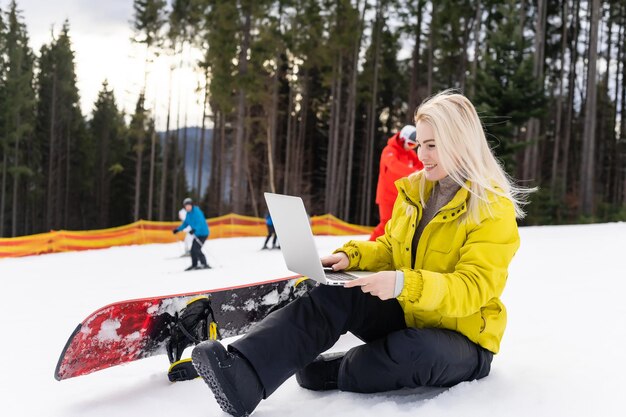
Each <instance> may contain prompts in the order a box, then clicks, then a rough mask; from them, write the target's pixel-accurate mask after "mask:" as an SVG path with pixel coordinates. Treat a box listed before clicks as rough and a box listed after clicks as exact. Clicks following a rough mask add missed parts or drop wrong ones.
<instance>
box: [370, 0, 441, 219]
mask: <svg viewBox="0 0 626 417" xmlns="http://www.w3.org/2000/svg"><path fill="white" fill-rule="evenodd" d="M436 14H437V4H436V3H435V2H433V3H432V12H431V14H430V31H429V33H428V69H427V78H426V79H427V83H426V91H428V95H429V96H430V95H431V94H432V93H433V58H434V52H433V48H434V47H435V24H434V21H435V17H436ZM368 217H369V216H368Z"/></svg>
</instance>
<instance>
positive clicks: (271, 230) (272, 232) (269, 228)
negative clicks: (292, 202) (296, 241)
mask: <svg viewBox="0 0 626 417" xmlns="http://www.w3.org/2000/svg"><path fill="white" fill-rule="evenodd" d="M265 226H267V237H266V238H265V243H264V244H263V247H262V248H261V249H262V250H263V249H269V248H268V247H267V243H268V242H269V241H270V239H271V238H272V236H273V237H274V240H272V249H280V246H278V245H276V237H277V236H276V229H274V222H273V221H272V216H270V214H269V213H267V214H266V215H265Z"/></svg>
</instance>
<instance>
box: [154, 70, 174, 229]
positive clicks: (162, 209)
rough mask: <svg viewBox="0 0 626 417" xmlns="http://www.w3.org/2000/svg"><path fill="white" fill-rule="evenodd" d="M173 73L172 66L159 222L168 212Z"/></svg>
mask: <svg viewBox="0 0 626 417" xmlns="http://www.w3.org/2000/svg"><path fill="white" fill-rule="evenodd" d="M173 72H174V67H173V66H172V65H170V72H169V93H168V96H167V119H166V122H165V139H164V140H163V167H162V168H161V190H160V192H159V221H163V220H165V210H166V207H165V197H166V195H167V165H168V164H169V148H170V116H171V113H172V73H173ZM155 129H156V127H155Z"/></svg>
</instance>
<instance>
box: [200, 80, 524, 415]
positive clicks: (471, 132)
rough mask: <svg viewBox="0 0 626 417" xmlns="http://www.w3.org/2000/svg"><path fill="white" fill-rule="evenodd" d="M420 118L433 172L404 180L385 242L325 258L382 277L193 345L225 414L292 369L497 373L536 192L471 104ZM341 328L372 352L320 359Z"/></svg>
mask: <svg viewBox="0 0 626 417" xmlns="http://www.w3.org/2000/svg"><path fill="white" fill-rule="evenodd" d="M415 121H416V128H417V138H416V140H417V143H418V146H417V149H418V153H419V155H420V159H421V160H422V162H423V163H424V166H425V168H424V169H423V170H422V171H420V172H418V173H416V174H413V175H410V176H409V177H407V178H402V179H400V180H398V181H397V182H396V184H397V186H398V190H399V195H398V199H397V200H396V203H395V206H394V209H393V214H392V217H391V220H390V221H389V224H388V225H387V227H386V228H385V234H384V235H383V236H381V237H380V238H379V239H377V240H376V241H375V242H371V241H350V242H348V243H346V244H345V245H344V246H343V247H341V248H340V249H338V250H337V251H335V253H334V254H333V255H330V256H326V257H324V258H322V259H321V262H322V265H324V266H327V267H332V268H333V269H334V270H335V271H338V270H344V269H351V270H359V269H360V270H370V271H376V273H374V274H372V275H369V276H366V277H362V278H358V279H355V280H353V281H350V282H348V283H346V284H345V286H344V287H341V286H332V285H319V286H317V287H315V288H313V289H312V290H311V291H309V293H308V295H306V296H303V297H300V298H298V299H296V300H295V301H293V302H291V303H290V304H288V305H286V306H285V307H283V308H282V309H280V310H278V311H275V312H273V313H272V314H270V315H269V316H267V317H266V318H265V319H264V320H262V321H261V322H259V323H257V324H256V325H255V326H254V327H252V328H251V330H250V331H249V332H248V333H247V334H246V335H244V336H243V337H242V338H240V339H238V340H236V341H234V342H232V343H231V344H230V345H229V346H228V350H226V348H224V346H222V344H221V343H220V342H218V341H215V340H212V341H206V342H202V343H200V344H199V345H197V346H196V348H195V349H194V350H193V352H192V360H193V365H194V366H195V368H196V370H197V371H198V373H199V374H200V376H201V377H202V378H203V379H204V380H205V382H206V383H207V385H209V388H210V389H211V390H212V391H213V394H214V395H215V397H216V399H217V401H218V403H219V405H220V407H221V408H222V410H224V411H226V412H227V413H229V414H231V415H234V416H247V415H249V414H250V413H252V412H253V410H254V409H255V408H256V406H257V405H258V404H259V402H260V401H261V400H262V399H264V398H267V397H268V396H270V395H271V394H272V393H273V392H274V391H275V390H276V389H277V388H278V387H279V386H280V385H281V384H282V383H283V382H285V381H286V380H287V379H288V378H289V377H291V376H292V375H294V374H296V379H297V381H298V383H299V384H300V385H301V386H303V387H304V388H308V389H312V390H328V389H339V390H342V391H351V392H361V393H374V392H384V391H390V390H396V389H400V388H414V387H418V386H437V387H442V386H443V387H449V386H453V385H455V384H458V383H460V382H462V381H471V380H474V379H480V378H483V377H485V376H487V375H488V374H489V372H490V369H491V361H492V359H493V355H494V354H496V353H498V351H499V350H500V341H501V339H502V336H503V334H504V329H505V327H506V318H507V313H506V308H505V307H504V304H503V303H502V302H501V301H500V297H501V295H502V292H503V290H504V286H505V284H506V281H507V276H508V267H509V263H510V262H511V260H512V258H513V256H514V255H515V252H516V251H517V249H518V247H519V244H520V239H519V233H518V229H517V223H516V217H523V216H524V211H523V209H522V207H523V204H524V203H525V201H526V197H527V195H528V194H529V193H530V192H531V191H533V190H532V189H527V188H522V187H519V186H516V185H515V184H514V183H513V182H512V180H511V179H510V178H509V177H508V176H507V174H506V172H505V171H504V169H503V168H502V166H501V165H500V164H499V162H498V161H497V159H496V158H495V156H494V155H493V153H492V151H491V149H490V148H489V144H488V142H487V139H486V137H485V132H484V129H483V126H482V123H481V121H480V118H479V117H478V114H477V112H476V109H475V108H474V106H473V105H472V103H471V102H470V101H469V100H468V99H467V98H465V97H464V96H462V95H460V94H453V93H451V92H448V91H445V92H442V93H439V94H438V95H436V96H434V97H432V98H430V99H429V100H428V101H426V102H424V103H422V105H421V106H420V107H419V109H418V110H417V113H416V115H415ZM346 332H352V333H353V334H355V335H356V336H357V337H359V338H360V339H361V340H363V341H364V342H365V343H364V344H362V345H359V346H356V347H354V348H352V349H350V350H349V351H348V352H346V353H345V354H343V355H341V356H339V357H336V358H332V359H331V358H324V357H323V356H322V357H318V355H319V354H320V353H322V352H324V351H325V350H327V349H329V348H330V347H332V346H333V345H334V344H335V342H336V341H337V340H338V339H339V337H340V335H342V334H344V333H346Z"/></svg>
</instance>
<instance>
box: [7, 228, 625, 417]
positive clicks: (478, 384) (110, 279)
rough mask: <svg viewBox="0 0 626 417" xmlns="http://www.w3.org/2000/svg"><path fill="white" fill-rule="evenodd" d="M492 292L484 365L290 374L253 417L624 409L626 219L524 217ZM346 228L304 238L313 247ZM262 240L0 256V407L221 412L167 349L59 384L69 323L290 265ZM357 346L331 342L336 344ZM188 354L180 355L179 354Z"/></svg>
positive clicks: (102, 412)
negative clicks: (496, 327) (500, 321)
mask: <svg viewBox="0 0 626 417" xmlns="http://www.w3.org/2000/svg"><path fill="white" fill-rule="evenodd" d="M521 236H522V246H521V248H520V250H519V252H518V254H517V256H516V258H515V259H514V261H513V264H512V265H511V268H510V276H509V281H508V285H507V288H506V290H505V293H504V296H503V301H504V303H505V304H506V305H507V308H508V312H509V324H508V327H507V331H506V334H505V337H504V340H503V342H502V347H501V352H500V354H499V355H497V356H496V357H495V359H494V362H493V364H492V372H491V375H490V376H489V377H487V378H485V379H483V380H481V381H474V382H470V383H462V384H460V385H457V386H456V387H453V388H451V389H449V390H447V391H442V390H425V389H418V390H402V391H397V392H391V393H384V394H376V395H362V394H352V393H343V392H328V393H315V392H310V391H307V390H304V389H301V388H300V387H298V385H297V383H296V381H295V379H294V378H291V379H290V380H288V381H287V382H286V383H285V384H284V385H283V386H282V387H281V388H280V389H279V390H278V391H277V392H276V393H275V394H274V395H272V396H271V397H270V398H269V399H268V400H266V401H263V402H261V404H260V405H259V407H258V408H257V411H256V412H255V414H254V415H255V417H256V416H258V417H270V416H272V417H274V416H276V417H281V416H298V417H307V416H320V415H328V416H348V417H351V416H355V417H356V416H358V417H367V416H373V417H374V416H375V417H379V416H381V415H385V416H416V415H420V416H429V417H435V416H463V417H468V416H480V417H484V416H507V417H508V416H520V417H521V416H523V417H528V416H533V417H537V416H551V417H552V416H568V417H576V416H581V417H582V416H585V417H587V416H625V415H626V401H625V400H624V394H626V383H624V381H625V380H626V359H625V356H624V353H623V352H624V351H625V348H626V302H625V301H624V300H625V299H626V272H625V269H624V265H625V263H624V259H625V258H626V224H625V223H613V224H602V225H589V226H559V227H529V228H522V229H521ZM347 239H348V238H346V237H316V242H317V245H318V249H319V252H320V254H327V253H329V252H330V251H332V250H333V249H335V248H336V247H338V246H340V245H341V244H342V243H343V242H344V241H346V240H347ZM262 243H263V239H262V238H236V239H219V240H210V241H209V242H208V243H207V244H206V245H205V253H208V255H209V256H208V259H209V262H210V263H211V264H212V265H213V266H214V267H215V269H213V270H209V271H197V272H192V273H184V272H180V271H182V270H183V269H184V268H185V267H186V266H187V265H188V263H189V258H179V255H180V254H181V252H182V248H181V246H180V244H167V245H146V246H135V247H118V248H111V249H105V250H96V251H89V252H80V253H64V254H55V255H45V256H38V257H27V258H21V259H4V260H0V295H1V300H2V302H1V303H2V304H1V313H0V324H1V325H0V331H1V334H2V336H1V337H0V358H1V359H2V362H0V364H1V366H0V415H2V416H63V417H70V416H77V417H78V416H80V417H105V416H106V417H111V416H116V417H118V416H132V417H137V416H150V417H156V416H167V417H170V416H172V415H176V416H189V415H193V416H225V415H224V414H223V413H222V412H221V411H220V409H219V407H218V405H217V403H216V402H215V400H214V398H213V396H212V394H211V392H210V390H209V389H208V388H207V386H206V385H205V384H204V383H203V382H202V380H200V379H196V380H194V381H190V382H181V383H176V384H171V383H169V382H168V380H167V376H166V371H167V368H168V366H169V363H168V361H167V358H166V357H165V356H157V357H153V358H149V359H144V360H141V361H137V362H134V363H130V364H127V365H124V366H118V367H114V368H110V369H106V370H103V371H100V372H96V373H93V374H90V375H86V376H83V377H78V378H73V379H69V380H65V381H62V382H57V381H55V379H54V377H53V373H54V368H55V366H56V363H57V359H58V356H59V354H60V353H61V350H62V348H63V346H64V345H65V342H66V340H67V338H68V337H69V335H70V333H71V332H72V331H73V330H74V328H75V326H76V325H77V324H78V323H79V322H80V321H82V320H83V319H84V318H85V317H86V316H87V315H88V314H89V313H91V312H92V311H94V310H95V309H97V308H99V307H101V306H103V305H105V304H109V303H111V302H114V301H119V300H124V299H129V298H142V297H147V296H153V295H163V294H171V293H181V292H186V291H199V290H204V289H209V288H218V287H223V286H228V285H232V284H235V283H246V282H254V281H258V280H265V279H271V278H275V277H281V276H286V275H290V273H289V272H288V271H287V270H286V268H285V266H284V263H283V260H282V256H281V254H280V252H279V251H259V250H258V249H259V248H260V247H261V245H262ZM354 343H357V342H356V339H355V338H354V337H349V336H348V337H345V338H343V339H342V340H340V342H339V345H340V346H336V347H335V348H334V349H342V348H346V347H349V346H351V345H352V344H354ZM185 356H187V355H185Z"/></svg>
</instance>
